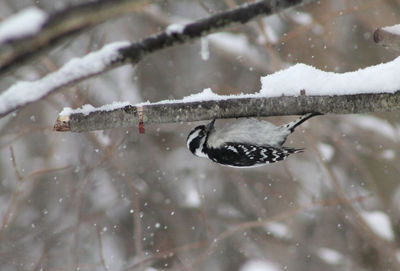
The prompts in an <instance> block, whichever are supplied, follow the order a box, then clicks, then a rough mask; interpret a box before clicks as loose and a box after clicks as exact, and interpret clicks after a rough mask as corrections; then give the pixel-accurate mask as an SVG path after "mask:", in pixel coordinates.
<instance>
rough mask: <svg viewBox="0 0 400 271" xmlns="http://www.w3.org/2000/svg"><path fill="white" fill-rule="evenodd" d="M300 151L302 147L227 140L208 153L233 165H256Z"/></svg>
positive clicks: (214, 159)
mask: <svg viewBox="0 0 400 271" xmlns="http://www.w3.org/2000/svg"><path fill="white" fill-rule="evenodd" d="M298 152H302V149H293V148H286V147H281V148H276V147H271V146H258V145H251V144H246V143H234V142H227V143H226V144H224V145H223V146H221V147H220V148H217V149H214V148H209V149H208V152H207V155H208V157H209V158H210V159H211V160H212V161H214V162H216V163H219V164H223V165H227V166H231V167H256V166H261V165H263V164H268V163H275V162H278V161H281V160H284V159H286V157H288V156H289V155H290V154H292V153H298Z"/></svg>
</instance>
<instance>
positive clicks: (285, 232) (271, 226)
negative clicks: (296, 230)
mask: <svg viewBox="0 0 400 271" xmlns="http://www.w3.org/2000/svg"><path fill="white" fill-rule="evenodd" d="M265 229H266V230H267V233H268V234H270V233H272V234H273V235H274V236H276V237H277V238H280V239H289V238H290V237H292V233H291V231H290V230H289V228H288V226H286V225H285V224H283V223H279V222H269V223H268V224H267V225H266V226H265Z"/></svg>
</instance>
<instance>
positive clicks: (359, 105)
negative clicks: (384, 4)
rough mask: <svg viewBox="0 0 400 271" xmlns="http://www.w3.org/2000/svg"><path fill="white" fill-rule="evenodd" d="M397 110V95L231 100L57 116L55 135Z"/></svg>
mask: <svg viewBox="0 0 400 271" xmlns="http://www.w3.org/2000/svg"><path fill="white" fill-rule="evenodd" d="M399 109H400V91H397V92H395V93H393V94H391V93H390V94H389V93H382V94H354V95H338V96H306V95H300V96H298V97H292V96H282V97H273V98H231V99H226V100H217V101H215V100H212V101H201V102H200V101H199V102H178V101H177V102H176V103H157V104H145V105H125V106H122V107H119V108H115V109H112V110H109V111H106V110H101V109H100V110H92V111H91V112H90V113H88V114H86V113H74V112H73V111H72V112H71V114H65V115H63V114H61V115H60V116H59V117H58V119H57V121H56V124H55V125H54V130H55V131H70V132H87V131H93V130H104V129H111V128H122V127H134V126H137V125H138V124H139V122H140V119H139V115H140V114H139V112H141V115H142V117H141V120H142V122H143V123H144V124H151V123H170V122H182V121H185V122H186V121H199V120H207V119H213V118H239V117H269V116H278V115H301V114H304V113H306V112H320V113H324V114H329V113H332V114H352V113H369V112H382V111H395V110H399Z"/></svg>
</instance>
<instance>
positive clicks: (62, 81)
mask: <svg viewBox="0 0 400 271" xmlns="http://www.w3.org/2000/svg"><path fill="white" fill-rule="evenodd" d="M129 44H130V43H129V42H115V43H111V44H108V45H106V46H104V47H103V48H102V49H101V50H99V51H97V52H93V53H90V54H88V55H86V56H84V57H82V58H74V59H71V60H70V61H69V62H67V63H66V64H65V65H64V66H62V67H61V68H60V69H59V70H58V71H56V72H54V73H50V74H48V75H46V76H45V77H43V78H41V79H39V80H37V81H21V82H17V83H16V84H14V85H12V86H11V87H9V88H8V89H7V90H6V91H4V92H3V93H1V94H0V114H2V113H5V112H7V111H8V110H12V109H14V108H16V107H18V106H22V105H25V104H27V103H29V102H34V101H36V100H39V99H40V98H42V97H44V96H46V95H48V94H50V93H51V92H52V91H54V90H56V89H57V88H59V87H62V86H64V85H67V84H68V83H71V82H74V81H75V80H78V79H81V78H82V77H86V76H90V75H94V74H97V73H100V72H102V71H104V70H105V69H106V68H107V67H108V66H109V65H110V64H111V63H112V62H113V61H115V60H116V59H117V58H118V57H119V52H118V50H119V49H120V48H123V47H125V46H128V45H129Z"/></svg>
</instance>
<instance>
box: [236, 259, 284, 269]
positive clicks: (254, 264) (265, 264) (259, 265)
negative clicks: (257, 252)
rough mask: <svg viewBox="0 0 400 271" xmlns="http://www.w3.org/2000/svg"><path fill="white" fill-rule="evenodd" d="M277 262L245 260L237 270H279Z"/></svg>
mask: <svg viewBox="0 0 400 271" xmlns="http://www.w3.org/2000/svg"><path fill="white" fill-rule="evenodd" d="M280 270H281V268H279V267H278V265H277V264H275V263H273V262H270V261H267V260H249V261H247V262H245V263H244V264H243V265H242V266H241V267H240V268H239V271H280Z"/></svg>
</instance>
